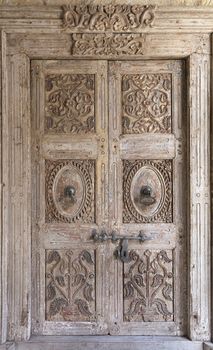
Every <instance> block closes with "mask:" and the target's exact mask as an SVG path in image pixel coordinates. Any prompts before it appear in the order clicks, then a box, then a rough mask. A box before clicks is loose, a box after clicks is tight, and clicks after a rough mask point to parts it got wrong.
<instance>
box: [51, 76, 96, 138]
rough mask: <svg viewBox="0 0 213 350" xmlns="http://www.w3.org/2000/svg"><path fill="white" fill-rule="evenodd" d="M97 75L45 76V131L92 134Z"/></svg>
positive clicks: (93, 129)
mask: <svg viewBox="0 0 213 350" xmlns="http://www.w3.org/2000/svg"><path fill="white" fill-rule="evenodd" d="M94 91H95V76H94V75H93V74H49V75H47V76H46V77H45V131H46V132H47V133H57V134H58V133H71V134H79V133H81V134H82V133H83V134H85V133H93V132H94V131H95V111H94Z"/></svg>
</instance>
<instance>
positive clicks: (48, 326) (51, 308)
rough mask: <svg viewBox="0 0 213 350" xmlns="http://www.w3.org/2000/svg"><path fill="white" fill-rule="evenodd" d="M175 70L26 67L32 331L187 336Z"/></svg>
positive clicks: (181, 123) (147, 64)
mask: <svg viewBox="0 0 213 350" xmlns="http://www.w3.org/2000/svg"><path fill="white" fill-rule="evenodd" d="M184 74H185V73H184V62H182V61H177V60H171V61H168V60H167V61H151V60H144V61H105V60H90V61H89V60H87V61H85V60H57V61H48V60H46V61H45V60H36V61H32V65H31V101H32V104H31V115H32V119H31V124H32V125H31V130H32V164H33V167H32V194H33V195H32V198H33V202H32V210H33V215H32V217H33V223H32V247H33V249H32V280H33V285H32V291H33V305H32V319H33V332H34V334H49V335H51V334H54V335H56V334H57V335H66V334H67V335H68V334H75V335H76V334H82V335H85V334H114V335H121V334H123V335H125V334H128V335H166V334H167V335H183V334H185V332H186V317H187V251H186V242H187V232H186V209H187V205H186V191H187V181H186V180H187V179H186V159H185V130H186V121H185V120H186V114H185V109H184V108H185V107H184V105H185V104H184V94H185V92H184V91H185V87H184V85H185V80H184V79H185V78H184V77H185V75H184Z"/></svg>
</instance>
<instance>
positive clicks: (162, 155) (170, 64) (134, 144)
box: [109, 60, 187, 335]
mask: <svg viewBox="0 0 213 350" xmlns="http://www.w3.org/2000/svg"><path fill="white" fill-rule="evenodd" d="M183 67H184V65H183V62H181V61H150V60H147V61H141V62H131V61H125V62H122V61H115V62H110V65H109V91H110V95H109V120H110V123H109V127H110V129H109V144H110V145H112V147H111V148H110V149H109V152H110V182H109V183H110V196H109V203H110V207H109V215H110V225H111V231H112V230H115V231H116V232H118V233H119V234H123V235H126V234H127V233H128V234H129V235H132V236H137V235H138V234H139V231H140V230H141V229H142V230H143V231H144V230H145V232H146V233H147V234H152V233H153V232H154V236H155V237H154V239H153V240H152V241H151V242H145V243H143V244H142V247H141V246H140V244H139V243H138V242H136V243H135V242H131V243H129V250H130V249H144V250H146V249H152V248H156V249H175V251H176V253H175V265H174V270H175V276H176V278H177V280H176V282H175V284H174V285H175V295H176V296H175V299H174V314H175V322H124V321H123V291H122V288H121V287H118V286H121V285H122V283H123V281H122V276H123V268H122V263H121V262H120V261H116V260H115V261H113V260H111V262H110V261H109V266H110V276H111V283H110V285H111V292H110V295H111V298H110V302H109V304H110V307H111V311H110V314H111V315H112V316H111V334H121V335H122V334H123V335H124V334H128V335H131V334H132V335H138V334H143V335H148V334H158V335H169V334H173V335H183V334H184V332H185V329H186V312H187V310H186V304H185V306H184V302H183V301H185V302H186V299H187V292H186V274H187V271H186V269H187V266H186V256H187V252H186V209H185V207H184V199H183V198H184V192H185V182H184V179H185V178H186V172H185V170H184V169H186V165H185V164H186V158H185V154H186V149H185V147H186V146H185V145H186V139H185V133H186V131H185V129H186V123H185V122H184V117H183V115H184V113H185V111H184V100H183V98H184V95H185V92H184V91H185V90H184V77H185V75H184V70H183ZM143 73H144V74H148V73H150V74H151V73H152V74H155V73H171V74H172V82H173V83H172V87H171V93H172V101H173V104H172V133H173V135H172V134H170V133H165V134H157V133H156V134H152V135H150V134H144V135H143V134H125V135H122V125H121V122H122V108H121V106H122V97H121V76H122V75H124V74H143ZM157 138H158V140H157V141H156V139H157ZM146 141H147V142H148V146H147V147H146ZM161 142H162V144H163V147H160V145H161ZM122 159H130V160H132V159H173V161H174V174H173V180H172V181H173V201H174V211H173V217H174V222H173V223H172V224H170V223H168V224H166V223H164V224H161V223H158V224H157V223H152V224H150V223H140V224H136V223H135V224H134V223H128V224H124V223H123V222H122V211H123V191H124V188H123V183H122V182H123V176H124V175H123V172H122ZM165 229H166V231H167V230H169V231H170V235H169V234H168V236H167V235H166V236H165V237H164V230H165ZM172 233H173V234H172ZM180 237H182V238H180ZM114 249H115V245H112V248H111V251H112V252H113V250H114ZM111 254H112V253H111ZM113 310H117V312H114V315H113Z"/></svg>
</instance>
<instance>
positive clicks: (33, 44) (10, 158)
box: [0, 5, 213, 343]
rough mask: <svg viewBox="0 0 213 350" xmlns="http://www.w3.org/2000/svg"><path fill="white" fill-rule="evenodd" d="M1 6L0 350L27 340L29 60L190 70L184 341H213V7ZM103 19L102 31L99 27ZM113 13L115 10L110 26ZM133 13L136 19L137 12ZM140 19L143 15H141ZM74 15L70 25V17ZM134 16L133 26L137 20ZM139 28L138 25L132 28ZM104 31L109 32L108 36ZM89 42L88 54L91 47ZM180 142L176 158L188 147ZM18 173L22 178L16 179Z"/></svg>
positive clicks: (29, 290) (28, 322)
mask: <svg viewBox="0 0 213 350" xmlns="http://www.w3.org/2000/svg"><path fill="white" fill-rule="evenodd" d="M79 11H80V10H79V8H77V7H75V6H72V7H63V8H61V7H60V6H54V7H50V6H40V7H38V6H36V7H35V6H30V7H27V6H25V7H24V6H23V7H16V6H14V7H10V6H2V7H1V8H0V30H1V73H2V79H1V87H2V104H1V105H2V111H1V112H2V120H1V122H2V125H1V126H2V133H1V155H2V157H1V159H2V161H1V174H0V176H1V226H0V227H1V243H0V244H1V252H2V256H1V262H2V264H1V265H2V268H1V283H2V288H1V294H0V302H1V308H0V310H1V335H2V336H1V342H2V343H4V342H6V341H7V340H10V341H14V340H18V341H21V340H23V341H27V340H28V339H29V338H30V336H31V209H30V203H31V190H30V186H31V154H30V148H31V140H30V60H32V59H53V60H55V59H70V60H71V59H110V60H123V59H127V60H131V61H133V60H140V59H141V60H142V59H143V60H144V59H173V58H174V59H184V60H185V61H186V64H187V73H188V74H187V77H186V78H187V108H188V112H187V116H186V117H187V120H188V131H187V145H185V146H186V147H187V154H188V184H189V186H188V188H187V194H186V195H187V201H188V212H187V216H188V232H189V235H188V236H189V238H188V252H189V259H188V266H189V275H188V288H189V295H190V298H189V315H190V316H189V320H188V330H187V337H188V338H189V339H191V340H193V341H209V340H211V333H212V332H211V314H212V310H211V246H210V244H211V237H210V236H211V225H210V210H211V209H210V162H211V158H210V118H211V111H210V98H211V97H210V84H211V85H212V77H211V64H212V61H211V60H212V58H211V48H212V42H211V33H212V31H213V29H212V28H213V9H211V8H200V9H194V8H188V9H186V7H179V8H171V7H159V8H155V7H152V6H139V7H138V9H135V8H134V7H133V6H130V5H129V6H128V8H127V13H128V14H131V16H132V18H133V19H134V21H135V22H134V23H137V25H135V26H134V25H133V26H132V22H131V21H129V22H128V17H126V15H125V13H124V12H125V11H124V12H122V11H121V12H119V11H120V8H119V7H118V6H117V5H116V6H115V7H113V9H112V8H111V10H110V8H107V7H105V6H104V7H96V8H95V9H94V8H93V9H91V8H90V7H89V6H88V7H86V8H85V9H84V11H86V14H87V19H88V18H89V20H88V21H87V22H83V23H84V24H83V25H82V24H81V23H82V22H81V23H80V18H82V17H81V16H80V12H79ZM93 11H95V15H101V16H105V18H106V19H107V21H108V22H107V23H108V24H107V30H106V28H103V27H102V26H98V25H97V26H95V24H94V23H95V20H94V17H92V16H95V15H94V13H93ZM110 11H118V14H117V16H118V17H119V20H120V21H121V22H119V23H123V22H122V21H124V22H125V26H124V25H123V26H122V25H121V26H120V24H119V27H118V28H117V27H114V24H113V21H112V20H110V15H109V13H110ZM137 11H139V12H137ZM138 13H140V16H139V17H137V16H138V15H137V14H138ZM73 16H74V17H73ZM138 18H139V19H138ZM137 21H139V22H137ZM105 30H106V31H107V32H105ZM88 44H89V46H88ZM181 141H182V140H180V139H177V140H176V142H177V143H178V146H179V150H180V152H182V147H183V146H184V145H183V144H182V142H181ZM18 175H21V176H18Z"/></svg>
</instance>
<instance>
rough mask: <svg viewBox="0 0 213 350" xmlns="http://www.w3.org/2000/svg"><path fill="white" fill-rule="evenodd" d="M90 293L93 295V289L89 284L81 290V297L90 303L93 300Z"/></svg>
mask: <svg viewBox="0 0 213 350" xmlns="http://www.w3.org/2000/svg"><path fill="white" fill-rule="evenodd" d="M92 293H93V287H92V286H91V284H89V283H87V284H86V285H85V287H84V289H83V295H84V298H85V299H86V300H87V301H92V300H94V298H93V296H92Z"/></svg>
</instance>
